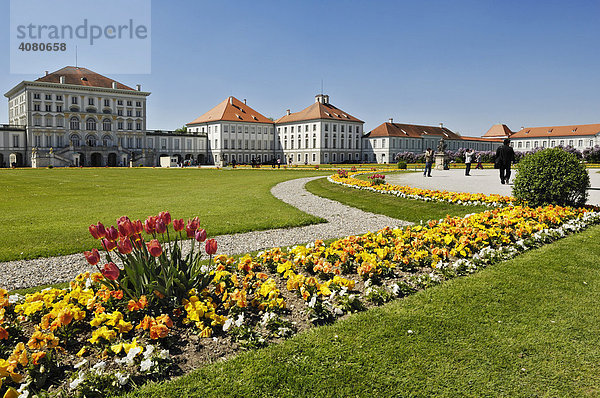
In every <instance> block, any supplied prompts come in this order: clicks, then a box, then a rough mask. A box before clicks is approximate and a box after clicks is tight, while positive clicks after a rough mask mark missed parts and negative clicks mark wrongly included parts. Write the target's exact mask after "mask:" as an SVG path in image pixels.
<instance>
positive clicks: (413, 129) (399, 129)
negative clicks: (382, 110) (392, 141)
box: [369, 122, 461, 140]
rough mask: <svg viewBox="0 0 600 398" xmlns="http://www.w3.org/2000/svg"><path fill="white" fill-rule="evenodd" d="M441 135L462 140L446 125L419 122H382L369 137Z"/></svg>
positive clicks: (449, 138)
mask: <svg viewBox="0 0 600 398" xmlns="http://www.w3.org/2000/svg"><path fill="white" fill-rule="evenodd" d="M427 136H441V137H444V139H447V140H460V139H461V136H460V135H458V134H456V133H454V132H452V131H451V130H449V129H447V128H446V127H433V126H420V125H418V124H402V123H388V122H386V123H382V124H380V125H379V126H377V127H375V128H374V129H373V130H372V131H371V132H370V133H369V137H414V138H421V137H427Z"/></svg>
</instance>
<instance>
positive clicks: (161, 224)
mask: <svg viewBox="0 0 600 398" xmlns="http://www.w3.org/2000/svg"><path fill="white" fill-rule="evenodd" d="M166 230H167V224H165V223H164V222H163V221H162V220H158V221H157V222H156V232H158V233H159V234H164V233H165V231H166Z"/></svg>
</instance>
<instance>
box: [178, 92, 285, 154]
mask: <svg viewBox="0 0 600 398" xmlns="http://www.w3.org/2000/svg"><path fill="white" fill-rule="evenodd" d="M186 126H187V129H188V132H192V133H201V134H207V136H208V159H207V161H208V162H209V163H212V164H215V165H219V166H220V165H224V164H229V163H232V162H234V161H235V162H236V163H238V164H239V163H251V162H252V160H253V159H254V160H255V161H256V162H258V163H265V162H270V161H273V160H274V159H275V152H276V149H275V142H276V137H275V126H274V124H273V121H272V120H271V119H269V118H267V117H265V116H263V115H262V114H260V113H259V112H257V111H255V110H254V109H252V108H251V107H249V106H248V105H247V104H246V100H244V102H241V101H240V100H238V99H237V98H235V97H229V98H227V99H225V100H224V101H222V102H221V103H219V104H218V105H217V106H215V107H214V108H212V109H211V110H209V111H208V112H206V113H204V114H203V115H202V116H199V117H198V118H196V119H194V120H193V121H191V122H190V123H188V124H187V125H186Z"/></svg>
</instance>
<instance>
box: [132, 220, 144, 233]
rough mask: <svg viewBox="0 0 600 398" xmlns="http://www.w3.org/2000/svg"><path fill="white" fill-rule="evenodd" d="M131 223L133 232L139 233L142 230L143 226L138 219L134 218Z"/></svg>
mask: <svg viewBox="0 0 600 398" xmlns="http://www.w3.org/2000/svg"><path fill="white" fill-rule="evenodd" d="M131 224H132V225H133V233H135V234H140V233H142V231H143V230H144V226H143V225H142V222H141V221H140V220H135V221H133V222H132V223H131Z"/></svg>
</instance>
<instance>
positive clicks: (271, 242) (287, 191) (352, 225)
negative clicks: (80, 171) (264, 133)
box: [0, 177, 411, 290]
mask: <svg viewBox="0 0 600 398" xmlns="http://www.w3.org/2000/svg"><path fill="white" fill-rule="evenodd" d="M317 178H323V177H308V178H300V179H296V180H291V181H286V182H282V183H280V184H277V185H276V186H274V187H273V188H272V189H271V193H272V194H273V195H274V196H275V197H276V198H278V199H280V200H282V201H284V202H286V203H289V204H290V205H292V206H294V207H296V208H298V209H300V210H302V211H303V212H305V213H308V214H311V215H314V216H317V217H321V218H324V219H326V220H327V221H328V222H327V223H321V224H315V225H309V226H305V227H295V228H280V229H272V230H267V231H254V232H247V233H242V234H234V235H221V236H216V237H214V238H215V239H217V242H218V253H225V254H230V255H233V254H241V253H247V252H251V251H255V250H262V249H267V248H272V247H284V246H292V245H297V244H302V243H308V242H313V241H314V240H316V239H330V238H340V237H345V236H350V235H358V234H363V233H366V232H368V231H377V230H379V229H381V228H384V227H388V226H389V227H392V228H395V227H399V226H404V225H409V224H411V223H410V222H407V221H402V220H397V219H394V218H390V217H386V216H382V215H378V214H373V213H369V212H365V211H362V210H359V209H356V208H353V207H349V206H345V205H343V204H341V203H339V202H336V201H333V200H329V199H325V198H321V197H318V196H316V195H313V194H311V193H309V192H308V191H306V189H304V185H305V184H306V183H307V182H308V181H311V180H314V179H317ZM94 269H95V268H94V267H92V266H90V265H89V264H88V263H87V261H86V260H85V257H84V256H83V254H72V255H68V256H60V257H50V258H40V259H35V260H20V261H8V262H4V263H0V287H1V288H4V289H8V290H13V289H21V288H26V287H31V286H39V285H45V284H52V283H57V282H66V281H69V280H71V279H72V278H73V277H75V276H76V275H77V274H79V273H80V272H84V271H91V270H94Z"/></svg>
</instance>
